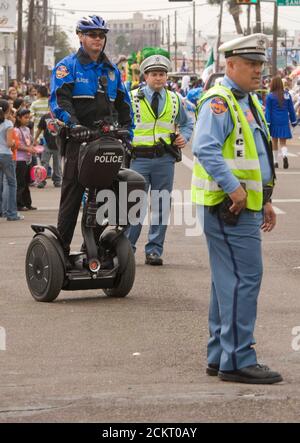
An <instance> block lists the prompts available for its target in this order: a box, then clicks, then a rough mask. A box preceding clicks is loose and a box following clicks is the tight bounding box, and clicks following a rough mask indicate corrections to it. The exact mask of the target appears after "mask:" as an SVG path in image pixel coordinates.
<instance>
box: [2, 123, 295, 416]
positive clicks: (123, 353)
mask: <svg viewBox="0 0 300 443" xmlns="http://www.w3.org/2000/svg"><path fill="white" fill-rule="evenodd" d="M298 132H299V131H298ZM299 136H300V133H297V134H296V135H295V138H294V140H293V144H291V145H290V153H291V156H290V157H289V160H290V168H289V169H288V170H283V169H282V167H281V169H279V170H278V181H277V187H276V192H275V195H274V205H275V206H276V211H277V214H278V226H277V228H276V229H275V230H274V232H272V233H269V234H263V240H264V241H263V250H264V280H263V286H262V290H261V294H260V299H259V307H258V319H257V324H256V334H255V336H256V340H257V352H258V356H259V359H260V361H261V362H263V363H265V364H267V365H269V366H270V367H271V368H274V369H275V370H278V371H280V372H281V373H282V375H283V377H284V382H283V383H280V384H278V385H273V386H258V385H253V386H251V385H241V384H232V383H226V382H221V381H220V380H218V378H216V377H210V378H209V377H207V376H206V374H205V368H206V342H207V335H208V332H207V315H208V303H209V290H210V271H209V263H208V256H207V251H206V245H205V242H204V239H203V237H200V236H196V237H195V236H187V235H185V234H186V229H187V228H189V227H188V226H186V225H183V226H182V225H176V226H174V225H172V226H170V227H169V230H168V235H167V241H166V244H165V254H164V260H165V265H164V266H163V267H151V266H145V265H144V254H143V245H144V243H145V239H146V236H145V234H146V232H145V231H146V229H145V228H144V230H143V234H142V238H141V240H140V242H139V245H138V252H137V256H136V261H137V275H136V281H135V285H134V287H133V290H132V291H131V293H130V294H129V296H128V297H126V298H125V299H109V298H107V297H106V296H105V295H104V293H103V292H102V291H101V290H96V291H85V292H80V291H79V292H61V294H60V296H59V297H58V298H57V300H56V301H55V302H54V303H51V304H46V303H37V302H35V301H34V300H33V298H32V297H31V295H30V293H29V291H28V289H27V286H26V281H25V275H24V260H25V254H26V249H27V246H28V244H29V242H30V240H31V238H32V231H31V229H30V224H31V223H33V222H38V223H49V224H51V223H52V224H55V223H56V217H57V208H58V201H59V189H55V188H54V187H53V186H52V183H51V182H50V181H48V185H47V187H46V188H45V189H43V190H40V189H36V188H34V189H32V196H33V204H34V205H35V206H38V208H39V210H38V211H34V212H28V213H25V217H26V218H25V220H24V221H22V222H14V223H12V222H11V223H9V222H6V221H5V220H3V219H0V250H1V256H0V266H1V279H0V289H1V290H0V294H1V295H0V326H1V327H2V328H4V329H2V330H1V331H2V332H1V334H2V342H1V340H0V344H1V343H2V350H0V422H49V421H51V422H66V421H71V422H90V421H91V422H207V421H208V422H217V421H221V422H229V421H234V422H245V421H254V422H271V421H276V422H285V421H299V411H300V370H299V367H300V349H299V350H297V349H298V348H300V299H299V295H300V291H299V282H300V232H299V229H300V228H299V215H300V139H299ZM191 159H192V155H191V152H190V150H189V149H188V148H187V149H186V152H185V161H184V163H181V164H179V165H178V166H177V170H176V181H175V188H176V189H181V190H183V189H187V190H188V189H189V186H190V177H191V169H190V163H191V162H190V161H189V160H191ZM175 207H176V208H177V209H178V207H179V208H180V209H182V207H184V208H185V210H189V209H191V206H190V205H189V202H188V200H187V201H186V202H185V204H184V205H182V204H180V202H177V203H176V205H175ZM80 244H81V240H80V224H78V226H77V230H76V235H75V238H74V249H78V248H79V246H80ZM296 326H299V328H298V332H297V330H296V329H294V331H293V328H295V327H296ZM4 330H5V332H6V350H4V349H3V348H4V344H5V343H4V341H5V340H4ZM292 331H293V332H294V333H297V334H298V340H297V336H295V335H293V334H292ZM293 340H294V342H293ZM292 342H293V343H294V348H295V349H293V347H292ZM297 345H298V346H297ZM0 349H1V348H0Z"/></svg>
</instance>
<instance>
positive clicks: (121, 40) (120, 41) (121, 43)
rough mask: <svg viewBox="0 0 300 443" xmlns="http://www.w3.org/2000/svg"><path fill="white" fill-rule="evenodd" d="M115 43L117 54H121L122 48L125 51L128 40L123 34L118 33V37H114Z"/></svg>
mask: <svg viewBox="0 0 300 443" xmlns="http://www.w3.org/2000/svg"><path fill="white" fill-rule="evenodd" d="M116 45H117V46H118V52H119V54H122V53H123V52H124V50H125V52H126V51H127V48H128V42H127V39H126V37H125V35H123V34H121V35H118V37H117V38H116Z"/></svg>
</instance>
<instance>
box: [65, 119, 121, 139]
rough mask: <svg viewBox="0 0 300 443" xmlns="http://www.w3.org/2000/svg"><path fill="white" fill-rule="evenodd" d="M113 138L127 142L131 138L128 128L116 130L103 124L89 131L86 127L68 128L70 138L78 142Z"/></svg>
mask: <svg viewBox="0 0 300 443" xmlns="http://www.w3.org/2000/svg"><path fill="white" fill-rule="evenodd" d="M105 136H109V137H113V138H117V139H120V140H122V141H123V140H126V139H128V137H129V131H128V129H126V128H116V127H115V126H113V125H110V124H107V123H105V122H101V123H100V124H99V126H98V127H97V128H95V129H94V128H93V129H89V128H87V127H86V126H81V125H78V126H74V127H73V128H68V137H69V138H72V139H74V140H76V141H78V142H88V141H92V140H96V139H97V138H100V137H105Z"/></svg>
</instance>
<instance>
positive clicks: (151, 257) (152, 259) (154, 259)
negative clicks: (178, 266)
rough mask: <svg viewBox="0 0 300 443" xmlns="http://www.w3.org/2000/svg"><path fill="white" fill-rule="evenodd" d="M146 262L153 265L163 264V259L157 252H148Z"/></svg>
mask: <svg viewBox="0 0 300 443" xmlns="http://www.w3.org/2000/svg"><path fill="white" fill-rule="evenodd" d="M145 264H146V265H152V266H162V265H163V259H162V258H161V257H160V256H159V255H157V254H146V260H145Z"/></svg>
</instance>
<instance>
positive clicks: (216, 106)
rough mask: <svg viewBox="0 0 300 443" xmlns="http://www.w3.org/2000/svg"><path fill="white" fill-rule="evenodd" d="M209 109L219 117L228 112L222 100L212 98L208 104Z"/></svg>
mask: <svg viewBox="0 0 300 443" xmlns="http://www.w3.org/2000/svg"><path fill="white" fill-rule="evenodd" d="M210 109H211V112H213V113H214V114H216V115H221V114H224V113H225V112H227V111H228V105H227V103H226V101H225V100H224V99H223V98H221V97H214V98H213V99H212V101H211V102H210Z"/></svg>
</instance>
